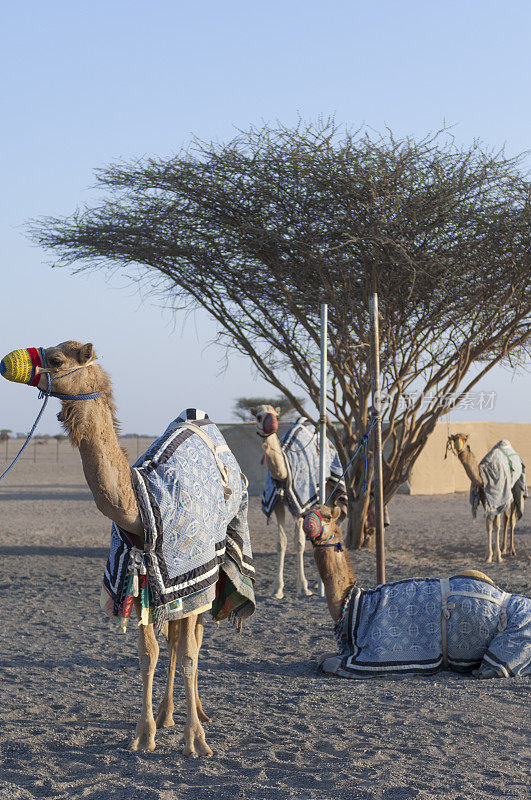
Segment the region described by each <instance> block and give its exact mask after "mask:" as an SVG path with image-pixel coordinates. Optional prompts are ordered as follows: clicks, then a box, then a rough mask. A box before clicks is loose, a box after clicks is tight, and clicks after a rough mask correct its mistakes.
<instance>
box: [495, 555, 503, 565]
mask: <svg viewBox="0 0 531 800" xmlns="http://www.w3.org/2000/svg"><path fill="white" fill-rule="evenodd" d="M495 558H496V563H497V564H501V563H502V562H503V558H502V555H501V553H496V556H495Z"/></svg>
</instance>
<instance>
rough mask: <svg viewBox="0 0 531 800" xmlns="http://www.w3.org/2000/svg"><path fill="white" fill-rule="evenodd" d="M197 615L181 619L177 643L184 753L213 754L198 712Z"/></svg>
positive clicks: (192, 754)
mask: <svg viewBox="0 0 531 800" xmlns="http://www.w3.org/2000/svg"><path fill="white" fill-rule="evenodd" d="M196 621H197V616H196V615H195V614H191V615H190V616H189V617H185V618H184V619H182V620H180V625H179V637H178V643H177V662H178V664H179V668H180V670H181V672H182V674H183V678H184V694H185V697H186V724H185V726H184V751H183V752H184V755H185V756H196V755H201V756H211V755H212V750H211V749H210V747H209V746H208V745H207V743H206V740H205V731H204V729H203V726H202V725H201V722H200V721H199V716H198V712H197V705H196V703H197V701H196V680H197V659H198V655H199V648H198V644H197V638H196Z"/></svg>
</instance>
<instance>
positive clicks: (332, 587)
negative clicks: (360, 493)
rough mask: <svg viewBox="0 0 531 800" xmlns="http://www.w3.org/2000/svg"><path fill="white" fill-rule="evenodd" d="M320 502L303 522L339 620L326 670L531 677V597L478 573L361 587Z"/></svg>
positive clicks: (331, 512)
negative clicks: (504, 588) (334, 650)
mask: <svg viewBox="0 0 531 800" xmlns="http://www.w3.org/2000/svg"><path fill="white" fill-rule="evenodd" d="M338 516H339V511H338V509H331V508H329V507H328V506H324V505H317V506H314V507H313V509H312V510H311V511H309V512H308V513H307V514H306V516H305V518H304V523H303V529H304V532H305V535H306V537H307V538H308V539H309V540H310V541H311V543H312V545H313V553H314V559H315V563H316V565H317V569H318V571H319V574H320V576H321V580H322V581H323V583H324V587H325V595H326V601H327V604H328V609H329V611H330V615H331V617H332V619H333V621H334V624H335V634H336V638H337V643H338V652H337V653H336V654H333V655H328V656H326V657H324V658H323V660H322V661H321V669H322V671H323V672H324V673H325V674H330V675H339V676H341V677H346V678H370V677H375V676H383V675H410V674H423V675H430V674H433V673H435V672H437V671H438V670H441V669H450V670H454V671H457V672H473V674H475V675H476V676H477V677H479V678H495V677H515V676H524V675H529V674H531V600H530V599H529V598H526V597H521V596H519V595H511V594H508V593H507V592H503V591H502V590H501V589H498V587H497V586H495V585H494V584H493V582H492V581H491V579H490V578H489V577H487V575H484V574H483V573H481V572H477V571H475V570H470V571H465V572H461V573H460V574H459V575H454V576H452V577H451V578H445V579H442V580H438V579H435V578H414V579H406V580H402V581H396V582H395V583H389V584H382V585H381V586H376V587H375V588H374V589H358V588H357V587H356V586H355V584H354V575H353V571H352V565H351V562H350V560H349V557H348V555H347V553H346V552H345V549H344V546H343V537H342V534H341V530H340V528H339V527H338V525H337V524H336V520H337V518H338Z"/></svg>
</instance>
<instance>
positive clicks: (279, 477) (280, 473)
mask: <svg viewBox="0 0 531 800" xmlns="http://www.w3.org/2000/svg"><path fill="white" fill-rule="evenodd" d="M262 449H263V451H264V453H265V457H266V462H267V468H268V470H269V472H270V473H271V477H272V478H274V480H276V481H283V480H285V479H286V478H287V477H288V471H287V469H286V462H285V459H284V453H283V452H282V447H281V444H280V440H279V438H278V436H277V434H276V433H271V434H269V436H266V437H265V438H264V440H263V442H262Z"/></svg>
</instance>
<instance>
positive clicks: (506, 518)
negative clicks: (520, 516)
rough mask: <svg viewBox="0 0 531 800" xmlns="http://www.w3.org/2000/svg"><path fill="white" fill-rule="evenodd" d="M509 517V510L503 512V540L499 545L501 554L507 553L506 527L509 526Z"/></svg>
mask: <svg viewBox="0 0 531 800" xmlns="http://www.w3.org/2000/svg"><path fill="white" fill-rule="evenodd" d="M510 518H511V512H510V511H504V512H503V541H502V546H501V551H502V555H506V553H507V529H508V528H509V522H510Z"/></svg>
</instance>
